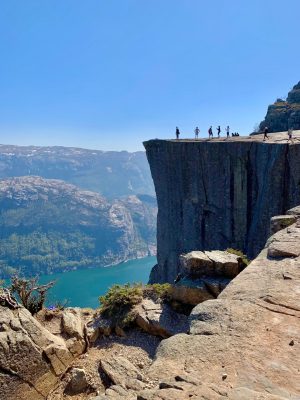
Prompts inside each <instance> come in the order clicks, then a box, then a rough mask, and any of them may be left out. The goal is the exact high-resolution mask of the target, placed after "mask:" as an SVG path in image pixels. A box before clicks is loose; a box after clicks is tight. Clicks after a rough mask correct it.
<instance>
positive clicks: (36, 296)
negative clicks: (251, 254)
mask: <svg viewBox="0 0 300 400" xmlns="http://www.w3.org/2000/svg"><path fill="white" fill-rule="evenodd" d="M54 284H55V281H51V282H49V283H47V284H46V285H39V284H38V277H34V278H30V279H26V278H20V277H19V276H17V275H15V276H13V277H12V278H11V287H10V291H11V292H12V293H15V294H16V295H17V297H18V299H19V300H20V301H21V303H22V305H23V306H24V307H25V308H27V310H28V311H29V312H30V313H31V314H32V315H34V314H36V313H38V312H39V311H40V310H41V309H42V308H43V307H44V304H45V301H46V297H47V292H48V290H49V289H50V288H51V287H52V286H53V285H54Z"/></svg>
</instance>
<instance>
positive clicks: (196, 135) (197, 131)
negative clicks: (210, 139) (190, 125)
mask: <svg viewBox="0 0 300 400" xmlns="http://www.w3.org/2000/svg"><path fill="white" fill-rule="evenodd" d="M199 133H200V129H199V128H198V126H196V129H195V139H198V135H199Z"/></svg>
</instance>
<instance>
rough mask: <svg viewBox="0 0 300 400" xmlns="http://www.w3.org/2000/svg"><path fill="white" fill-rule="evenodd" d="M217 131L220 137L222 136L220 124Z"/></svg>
mask: <svg viewBox="0 0 300 400" xmlns="http://www.w3.org/2000/svg"><path fill="white" fill-rule="evenodd" d="M217 132H218V138H219V137H220V132H221V127H220V125H219V126H218V127H217Z"/></svg>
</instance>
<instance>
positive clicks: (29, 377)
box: [0, 306, 74, 400]
mask: <svg viewBox="0 0 300 400" xmlns="http://www.w3.org/2000/svg"><path fill="white" fill-rule="evenodd" d="M73 359H74V357H73V355H72V353H71V352H70V351H69V350H68V348H67V346H66V344H65V342H64V340H63V339H62V338H60V337H57V336H54V335H53V334H51V333H50V332H49V331H48V330H47V329H45V328H44V327H43V326H42V325H41V324H40V323H39V322H38V321H37V320H36V319H35V318H33V317H32V316H31V314H30V313H29V312H28V311H27V310H26V309H24V308H23V307H19V308H17V309H16V310H11V309H9V308H7V307H2V306H0V387H1V399H3V400H16V399H18V400H23V399H24V400H41V399H45V398H46V396H47V394H48V393H49V391H50V390H51V389H52V388H53V386H54V385H55V384H56V383H57V382H58V381H59V378H60V376H61V375H62V374H63V373H64V372H65V371H66V369H67V368H68V366H69V365H70V363H71V362H72V361H73Z"/></svg>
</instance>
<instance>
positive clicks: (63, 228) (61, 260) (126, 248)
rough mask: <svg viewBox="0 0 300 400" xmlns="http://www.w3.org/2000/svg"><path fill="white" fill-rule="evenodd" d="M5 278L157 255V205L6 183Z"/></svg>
mask: <svg viewBox="0 0 300 400" xmlns="http://www.w3.org/2000/svg"><path fill="white" fill-rule="evenodd" d="M0 210H1V214H0V276H1V277H5V276H7V275H8V274H9V273H12V272H15V271H21V272H22V273H25V274H36V273H38V274H41V273H50V272H52V271H65V270H69V269H73V268H77V267H94V266H104V265H107V264H112V263H117V262H121V261H124V260H127V259H130V258H136V257H143V256H147V255H149V254H153V253H154V252H155V244H156V243H155V242H156V240H155V234H156V201H155V199H153V197H151V196H147V195H143V196H136V195H131V196H129V197H127V198H123V199H117V200H112V201H108V200H107V199H105V198H104V197H103V196H101V195H100V194H98V193H94V192H91V191H82V190H80V189H78V188H77V187H76V186H74V185H71V184H68V183H66V182H63V181H60V180H49V179H43V178H41V177H35V176H30V177H20V178H9V179H2V180H0Z"/></svg>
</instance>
